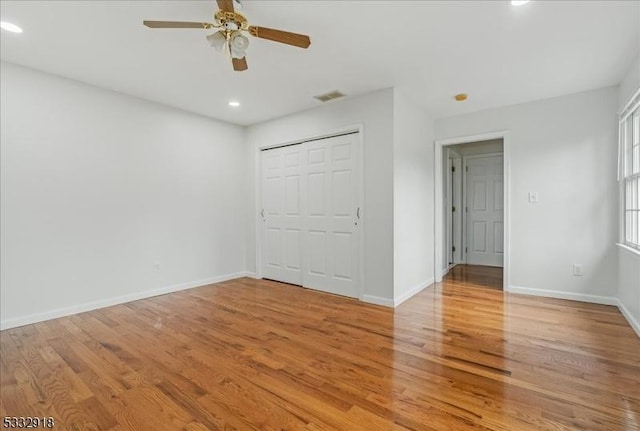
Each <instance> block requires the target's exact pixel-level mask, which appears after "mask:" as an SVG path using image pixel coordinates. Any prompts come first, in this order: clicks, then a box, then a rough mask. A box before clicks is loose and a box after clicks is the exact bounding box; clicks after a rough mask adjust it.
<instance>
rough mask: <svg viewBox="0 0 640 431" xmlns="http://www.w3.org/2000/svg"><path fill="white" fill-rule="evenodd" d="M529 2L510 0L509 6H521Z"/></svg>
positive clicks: (525, 0)
mask: <svg viewBox="0 0 640 431" xmlns="http://www.w3.org/2000/svg"><path fill="white" fill-rule="evenodd" d="M527 3H529V0H511V6H522V5H523V4H527Z"/></svg>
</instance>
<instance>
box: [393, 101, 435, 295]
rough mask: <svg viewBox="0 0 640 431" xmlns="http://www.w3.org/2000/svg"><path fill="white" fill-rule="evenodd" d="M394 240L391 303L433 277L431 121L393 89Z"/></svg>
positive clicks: (426, 283) (424, 284)
mask: <svg viewBox="0 0 640 431" xmlns="http://www.w3.org/2000/svg"><path fill="white" fill-rule="evenodd" d="M393 106H394V112H393V135H394V139H393V141H394V142H393V232H394V234H393V244H394V269H393V274H394V302H395V305H397V304H399V303H401V302H402V301H404V300H406V299H408V298H410V297H411V296H412V295H414V294H415V293H417V292H419V291H420V290H422V289H423V288H425V287H427V286H428V285H430V284H431V283H433V281H434V269H433V265H434V262H433V259H434V256H433V242H434V238H433V233H434V232H433V210H434V207H433V200H434V195H433V194H434V193H433V187H434V185H433V182H434V179H433V168H432V166H433V163H434V161H433V151H434V149H433V120H431V119H430V118H429V117H428V116H427V114H426V113H425V112H424V111H423V110H422V109H420V108H419V107H417V106H416V105H415V104H414V103H413V102H411V101H410V100H409V99H408V98H407V97H405V96H404V95H402V94H401V93H399V92H398V91H397V90H395V91H394V104H393Z"/></svg>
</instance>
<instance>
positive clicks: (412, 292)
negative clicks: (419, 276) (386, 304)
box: [393, 277, 435, 307]
mask: <svg viewBox="0 0 640 431" xmlns="http://www.w3.org/2000/svg"><path fill="white" fill-rule="evenodd" d="M434 282H435V279H434V278H433V277H431V278H430V279H428V280H425V281H423V282H422V283H420V284H418V285H416V286H413V287H412V288H411V289H409V290H408V291H407V292H405V293H403V294H402V295H400V296H398V297H397V298H394V300H393V306H394V307H397V306H398V305H400V304H402V303H403V302H405V301H406V300H407V299H409V298H411V297H412V296H414V295H417V294H418V293H420V292H422V291H423V290H424V289H426V288H427V287H429V286H431V285H432V284H433V283H434Z"/></svg>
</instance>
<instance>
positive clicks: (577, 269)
mask: <svg viewBox="0 0 640 431" xmlns="http://www.w3.org/2000/svg"><path fill="white" fill-rule="evenodd" d="M573 275H576V276H580V275H584V272H583V271H582V264H580V263H574V264H573Z"/></svg>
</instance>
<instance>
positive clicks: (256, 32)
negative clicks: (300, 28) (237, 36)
mask: <svg viewBox="0 0 640 431" xmlns="http://www.w3.org/2000/svg"><path fill="white" fill-rule="evenodd" d="M249 33H250V34H251V35H252V36H255V37H259V38H262V39H269V40H273V41H274V42H280V43H286V44H287V45H293V46H298V47H300V48H308V47H309V45H311V39H309V36H307V35H305V34H298V33H290V32H288V31H282V30H275V29H273V28H267V27H257V26H255V25H250V26H249Z"/></svg>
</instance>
